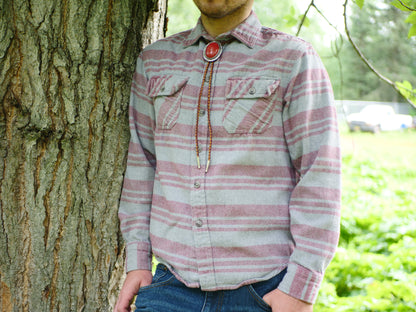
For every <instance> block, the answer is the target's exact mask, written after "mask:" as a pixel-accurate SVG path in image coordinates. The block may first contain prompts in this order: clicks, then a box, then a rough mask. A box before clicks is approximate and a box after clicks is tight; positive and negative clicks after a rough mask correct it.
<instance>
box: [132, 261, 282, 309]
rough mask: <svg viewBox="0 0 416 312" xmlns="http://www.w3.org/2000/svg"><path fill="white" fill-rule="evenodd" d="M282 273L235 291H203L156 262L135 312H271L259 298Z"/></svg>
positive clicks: (140, 295) (277, 282) (139, 295)
mask: <svg viewBox="0 0 416 312" xmlns="http://www.w3.org/2000/svg"><path fill="white" fill-rule="evenodd" d="M285 274H286V270H283V271H282V272H281V273H279V274H278V275H276V276H275V277H273V278H271V279H270V280H267V281H264V282H259V283H254V284H251V285H247V286H242V287H240V288H238V289H235V290H220V291H202V290H201V289H199V288H188V287H186V286H185V285H184V284H183V283H181V282H180V281H178V280H177V279H176V278H175V276H174V275H173V274H172V273H171V272H170V271H169V270H168V269H167V268H166V266H164V265H163V264H159V265H158V266H157V269H156V272H155V275H154V276H153V281H152V284H151V285H149V286H146V287H142V288H141V289H140V291H139V293H138V295H137V299H136V312H258V311H267V312H271V308H270V307H269V306H268V305H267V303H266V302H264V300H263V299H262V298H263V296H264V295H265V294H267V293H268V292H270V291H272V290H274V289H276V288H277V286H278V285H279V284H280V282H281V281H282V279H283V277H284V275H285Z"/></svg>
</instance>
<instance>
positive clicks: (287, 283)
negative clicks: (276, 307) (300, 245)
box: [278, 263, 323, 304]
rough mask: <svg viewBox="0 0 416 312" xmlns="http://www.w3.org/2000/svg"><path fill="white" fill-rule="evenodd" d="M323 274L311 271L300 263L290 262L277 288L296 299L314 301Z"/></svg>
mask: <svg viewBox="0 0 416 312" xmlns="http://www.w3.org/2000/svg"><path fill="white" fill-rule="evenodd" d="M322 279H323V274H322V273H318V272H313V271H311V270H309V269H307V268H305V267H303V266H301V265H298V264H295V263H290V264H289V266H288V268H287V273H286V275H285V277H284V278H283V280H282V282H281V283H280V285H279V287H278V289H279V290H281V291H283V292H284V293H286V294H288V295H289V296H292V297H295V298H297V299H300V300H303V301H306V302H309V303H312V304H313V303H315V301H316V298H317V297H318V292H319V287H320V286H321V283H322Z"/></svg>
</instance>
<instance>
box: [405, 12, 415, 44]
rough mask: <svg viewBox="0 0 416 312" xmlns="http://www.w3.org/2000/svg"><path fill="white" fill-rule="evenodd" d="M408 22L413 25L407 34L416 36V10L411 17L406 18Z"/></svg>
mask: <svg viewBox="0 0 416 312" xmlns="http://www.w3.org/2000/svg"><path fill="white" fill-rule="evenodd" d="M405 22H406V23H409V24H412V27H410V30H409V33H408V34H407V36H408V37H409V38H410V37H413V36H416V12H412V13H411V14H410V15H409V17H408V18H407V19H406V20H405Z"/></svg>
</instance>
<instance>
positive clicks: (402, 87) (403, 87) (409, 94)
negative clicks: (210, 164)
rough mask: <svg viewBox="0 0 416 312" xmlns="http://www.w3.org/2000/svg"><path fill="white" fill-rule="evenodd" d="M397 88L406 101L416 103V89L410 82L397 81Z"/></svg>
mask: <svg viewBox="0 0 416 312" xmlns="http://www.w3.org/2000/svg"><path fill="white" fill-rule="evenodd" d="M415 26H416V25H413V27H415ZM396 87H397V88H398V89H399V91H400V94H401V95H403V96H404V97H405V98H406V99H409V100H410V101H411V102H412V103H416V89H413V86H412V84H411V83H410V82H409V81H407V80H404V81H403V82H399V81H396Z"/></svg>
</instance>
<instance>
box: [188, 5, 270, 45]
mask: <svg viewBox="0 0 416 312" xmlns="http://www.w3.org/2000/svg"><path fill="white" fill-rule="evenodd" d="M261 27H262V26H261V23H260V21H259V19H258V17H257V15H256V14H255V13H254V12H253V11H252V12H251V14H250V15H249V17H247V18H246V19H245V20H244V21H243V22H242V23H241V24H240V25H238V26H237V27H236V28H234V29H233V30H231V31H229V32H226V33H224V34H221V35H219V36H218V37H217V38H215V40H218V41H228V40H229V39H230V37H233V38H235V39H237V40H239V41H240V42H242V43H244V44H245V45H247V46H248V47H249V48H253V47H254V46H255V44H256V41H257V38H258V37H259V34H260V32H261ZM200 38H204V39H206V40H208V41H212V40H214V38H212V37H211V36H210V35H209V34H208V32H207V31H206V30H205V28H204V26H203V25H202V22H201V18H199V19H198V23H197V24H196V26H195V27H194V28H193V29H192V30H191V32H190V33H189V35H188V38H187V39H185V40H184V46H185V47H187V46H190V45H193V44H194V43H196V42H197V41H198V40H199V39H200Z"/></svg>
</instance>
